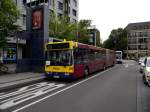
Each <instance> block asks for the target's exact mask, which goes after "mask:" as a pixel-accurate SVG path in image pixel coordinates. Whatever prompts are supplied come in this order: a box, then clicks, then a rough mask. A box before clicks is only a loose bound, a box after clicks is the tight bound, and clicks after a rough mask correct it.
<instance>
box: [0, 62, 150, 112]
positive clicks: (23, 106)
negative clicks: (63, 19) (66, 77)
mask: <svg viewBox="0 0 150 112" xmlns="http://www.w3.org/2000/svg"><path fill="white" fill-rule="evenodd" d="M39 88H43V89H42V91H41V89H39ZM50 88H51V89H50ZM37 89H39V90H40V92H39V90H38V91H36V90H37ZM25 91H26V92H28V93H26V92H25ZM31 91H32V92H31ZM21 92H22V93H21ZM145 92H146V93H145ZM2 94H4V93H2ZM7 94H8V96H5V97H8V98H10V99H11V98H12V97H10V96H9V93H7ZM12 94H13V95H14V96H13V97H15V98H14V102H19V101H20V103H18V104H17V103H16V105H15V104H13V103H12V102H6V104H2V103H1V102H0V103H1V105H0V108H2V107H3V108H4V107H7V106H8V105H10V104H12V106H11V107H9V106H8V108H6V109H3V111H4V112H5V111H13V112H150V109H149V104H150V88H149V87H147V86H145V85H144V84H143V82H142V75H141V74H140V73H139V71H138V65H137V63H136V62H134V61H125V63H124V64H120V65H116V66H115V67H112V68H109V69H107V70H106V71H103V72H99V73H96V74H94V75H91V76H90V77H88V78H86V79H82V80H78V81H76V82H73V83H65V82H46V83H45V82H44V83H40V84H38V85H34V86H33V85H32V86H28V87H24V88H21V89H19V90H16V91H14V93H12ZM16 94H18V95H20V97H19V98H20V99H18V100H16V98H17V97H16V96H18V95H16ZM21 94H23V95H25V94H27V95H29V96H26V97H25V96H21ZM33 94H34V95H33ZM36 95H37V96H36ZM34 96H35V97H34ZM27 97H28V98H29V99H27ZM148 98H149V99H148ZM6 99H7V98H4V99H3V100H4V101H5V100H6ZM22 99H27V100H24V101H22ZM15 100H16V101H15ZM21 101H22V102H21Z"/></svg>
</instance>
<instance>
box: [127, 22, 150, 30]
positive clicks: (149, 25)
mask: <svg viewBox="0 0 150 112" xmlns="http://www.w3.org/2000/svg"><path fill="white" fill-rule="evenodd" d="M125 29H126V30H128V31H129V30H143V29H150V21H148V22H139V23H129V24H128V25H127V26H126V28H125Z"/></svg>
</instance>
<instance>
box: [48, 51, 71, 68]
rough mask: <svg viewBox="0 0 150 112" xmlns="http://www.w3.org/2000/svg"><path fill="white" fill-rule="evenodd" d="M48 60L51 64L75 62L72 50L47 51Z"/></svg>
mask: <svg viewBox="0 0 150 112" xmlns="http://www.w3.org/2000/svg"><path fill="white" fill-rule="evenodd" d="M46 60H47V61H50V65H51V66H69V65H72V64H73V58H72V50H55V51H54V50H53V51H47V55H46Z"/></svg>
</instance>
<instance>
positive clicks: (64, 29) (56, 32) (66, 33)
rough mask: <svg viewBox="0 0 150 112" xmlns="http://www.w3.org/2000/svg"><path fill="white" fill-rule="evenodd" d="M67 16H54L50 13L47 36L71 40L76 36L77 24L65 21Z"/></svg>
mask: <svg viewBox="0 0 150 112" xmlns="http://www.w3.org/2000/svg"><path fill="white" fill-rule="evenodd" d="M66 20H67V17H59V18H58V17H56V15H55V14H50V20H49V36H50V37H54V38H59V39H67V40H73V39H75V38H76V32H77V25H76V24H75V23H69V22H67V21H66Z"/></svg>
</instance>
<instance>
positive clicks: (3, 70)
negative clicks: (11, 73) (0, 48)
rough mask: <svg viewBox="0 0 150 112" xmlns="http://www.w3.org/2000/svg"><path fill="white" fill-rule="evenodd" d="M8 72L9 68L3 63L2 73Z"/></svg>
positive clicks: (0, 67)
mask: <svg viewBox="0 0 150 112" xmlns="http://www.w3.org/2000/svg"><path fill="white" fill-rule="evenodd" d="M6 72H8V67H7V66H5V65H4V64H3V63H0V73H6Z"/></svg>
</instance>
